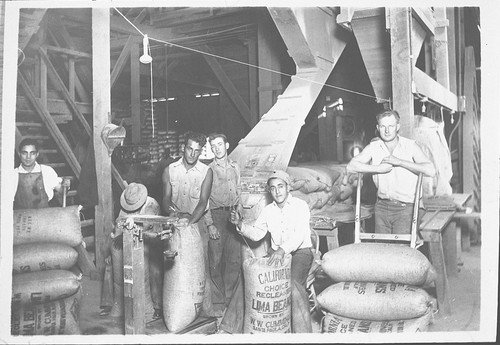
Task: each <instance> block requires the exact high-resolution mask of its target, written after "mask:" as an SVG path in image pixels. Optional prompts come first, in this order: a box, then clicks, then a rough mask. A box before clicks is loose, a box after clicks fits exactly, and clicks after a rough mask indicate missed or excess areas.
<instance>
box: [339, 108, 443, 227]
mask: <svg viewBox="0 0 500 345" xmlns="http://www.w3.org/2000/svg"><path fill="white" fill-rule="evenodd" d="M376 118H377V131H378V133H379V136H380V138H375V139H373V140H372V141H371V142H370V144H369V145H368V146H366V147H365V148H364V149H363V151H362V152H361V153H359V154H358V155H357V156H355V157H354V158H353V159H351V161H350V162H349V164H348V165H347V171H348V172H360V173H371V174H373V182H374V183H375V186H376V187H377V202H376V203H375V232H376V233H388V234H409V233H410V232H411V223H412V215H413V203H414V201H415V190H416V186H417V179H418V175H419V174H420V173H422V174H424V175H426V176H430V177H433V176H434V175H435V173H436V170H435V168H434V165H433V164H432V162H431V161H430V160H429V159H428V158H427V156H426V155H425V154H424V153H423V151H422V149H421V148H420V147H419V146H418V145H417V143H416V142H415V141H414V140H411V139H407V138H405V137H402V136H400V135H399V134H398V132H399V128H400V125H399V119H400V118H399V114H398V112H397V111H395V110H384V111H382V112H381V113H379V114H377V117H376ZM422 215H423V212H419V218H421V217H422Z"/></svg>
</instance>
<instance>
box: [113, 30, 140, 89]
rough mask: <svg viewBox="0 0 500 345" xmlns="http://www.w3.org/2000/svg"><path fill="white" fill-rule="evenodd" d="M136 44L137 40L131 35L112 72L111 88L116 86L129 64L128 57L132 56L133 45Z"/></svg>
mask: <svg viewBox="0 0 500 345" xmlns="http://www.w3.org/2000/svg"><path fill="white" fill-rule="evenodd" d="M136 42H137V40H136V39H135V38H134V36H132V35H130V36H129V37H128V39H127V42H125V45H124V46H123V49H122V51H121V52H120V56H118V60H116V63H115V65H114V66H113V70H112V71H111V87H113V86H114V85H115V82H116V80H117V79H118V77H119V76H120V74H121V72H122V71H123V68H124V67H125V63H126V62H127V60H128V57H129V55H130V48H131V47H132V45H136V44H137V43H136Z"/></svg>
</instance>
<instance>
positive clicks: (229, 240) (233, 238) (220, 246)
mask: <svg viewBox="0 0 500 345" xmlns="http://www.w3.org/2000/svg"><path fill="white" fill-rule="evenodd" d="M211 212H212V220H213V222H214V225H215V227H217V229H218V230H219V234H220V237H219V238H218V239H216V240H213V239H210V238H209V239H208V261H209V264H210V276H211V278H212V282H213V283H214V285H215V286H214V289H213V291H212V302H213V303H224V304H225V305H226V306H227V305H228V304H229V302H230V300H231V295H232V292H233V290H234V287H235V285H236V281H237V280H238V275H239V272H240V270H241V242H242V239H241V235H239V234H238V233H237V232H236V229H235V226H234V225H233V224H231V223H230V222H229V214H230V211H229V210H223V209H220V210H212V211H211Z"/></svg>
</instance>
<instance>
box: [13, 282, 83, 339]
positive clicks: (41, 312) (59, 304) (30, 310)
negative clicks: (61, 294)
mask: <svg viewBox="0 0 500 345" xmlns="http://www.w3.org/2000/svg"><path fill="white" fill-rule="evenodd" d="M81 297H82V294H81V290H79V291H78V292H77V293H75V294H74V295H72V296H70V297H66V298H63V299H59V300H56V301H52V302H48V303H44V304H39V305H31V304H30V305H27V306H24V307H20V306H19V305H16V304H13V305H12V314H11V326H10V327H11V334H12V335H56V334H80V326H79V320H80V305H81Z"/></svg>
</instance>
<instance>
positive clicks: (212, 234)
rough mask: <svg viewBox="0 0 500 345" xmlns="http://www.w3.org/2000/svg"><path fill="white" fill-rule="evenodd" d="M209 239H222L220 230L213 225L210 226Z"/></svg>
mask: <svg viewBox="0 0 500 345" xmlns="http://www.w3.org/2000/svg"><path fill="white" fill-rule="evenodd" d="M208 237H210V239H211V240H218V239H219V238H220V233H219V229H217V227H216V226H215V225H213V224H210V225H209V226H208Z"/></svg>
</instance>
